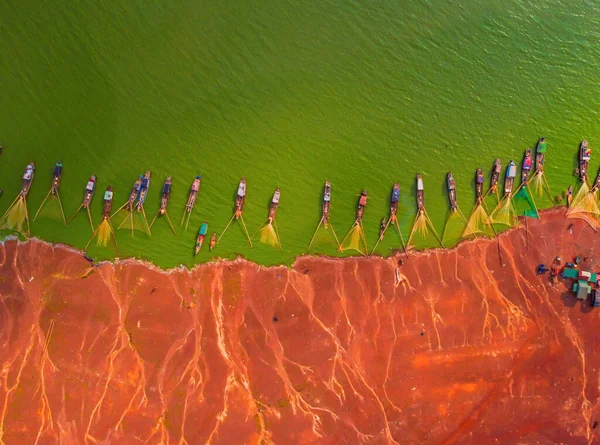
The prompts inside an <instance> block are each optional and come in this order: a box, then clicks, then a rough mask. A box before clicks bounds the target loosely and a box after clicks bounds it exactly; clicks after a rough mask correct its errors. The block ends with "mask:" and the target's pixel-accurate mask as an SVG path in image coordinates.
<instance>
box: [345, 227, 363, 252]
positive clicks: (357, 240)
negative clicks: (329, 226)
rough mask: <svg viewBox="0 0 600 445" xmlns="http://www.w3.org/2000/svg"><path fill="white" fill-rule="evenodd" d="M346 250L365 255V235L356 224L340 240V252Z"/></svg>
mask: <svg viewBox="0 0 600 445" xmlns="http://www.w3.org/2000/svg"><path fill="white" fill-rule="evenodd" d="M346 250H355V251H357V252H359V253H362V254H363V255H366V254H367V246H366V242H365V234H364V232H363V230H362V227H361V225H360V224H358V223H356V224H354V225H353V226H352V228H351V229H350V231H349V232H348V234H347V235H346V237H345V238H344V240H342V244H341V246H340V251H342V252H344V251H346Z"/></svg>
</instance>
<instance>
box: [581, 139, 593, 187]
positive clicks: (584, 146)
mask: <svg viewBox="0 0 600 445" xmlns="http://www.w3.org/2000/svg"><path fill="white" fill-rule="evenodd" d="M591 157H592V150H590V148H589V147H588V142H587V141H583V142H582V143H581V146H580V147H579V178H580V179H581V180H582V181H583V182H585V181H586V180H587V174H588V164H589V163H590V159H591Z"/></svg>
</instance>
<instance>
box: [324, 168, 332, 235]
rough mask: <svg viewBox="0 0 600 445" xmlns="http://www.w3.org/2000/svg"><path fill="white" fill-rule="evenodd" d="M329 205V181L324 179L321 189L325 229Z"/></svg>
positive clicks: (327, 222) (327, 224) (327, 221)
mask: <svg viewBox="0 0 600 445" xmlns="http://www.w3.org/2000/svg"><path fill="white" fill-rule="evenodd" d="M330 206H331V182H330V181H329V179H328V180H326V181H325V190H324V191H323V226H324V227H325V228H326V229H327V227H328V226H329V208H330Z"/></svg>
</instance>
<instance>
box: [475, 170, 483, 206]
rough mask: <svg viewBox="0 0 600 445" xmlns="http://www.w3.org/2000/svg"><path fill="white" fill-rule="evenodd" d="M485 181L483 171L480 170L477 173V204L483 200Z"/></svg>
mask: <svg viewBox="0 0 600 445" xmlns="http://www.w3.org/2000/svg"><path fill="white" fill-rule="evenodd" d="M483 181H484V178H483V170H482V169H480V168H478V169H477V172H476V173H475V196H476V198H477V202H480V201H481V200H482V199H483Z"/></svg>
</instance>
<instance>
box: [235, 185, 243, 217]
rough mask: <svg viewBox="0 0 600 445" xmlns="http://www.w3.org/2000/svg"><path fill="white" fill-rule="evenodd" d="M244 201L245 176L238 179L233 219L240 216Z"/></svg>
mask: <svg viewBox="0 0 600 445" xmlns="http://www.w3.org/2000/svg"><path fill="white" fill-rule="evenodd" d="M245 202H246V178H242V179H241V180H240V185H238V191H237V196H236V198H235V219H238V218H239V217H240V216H242V212H243V211H244V203H245Z"/></svg>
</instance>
